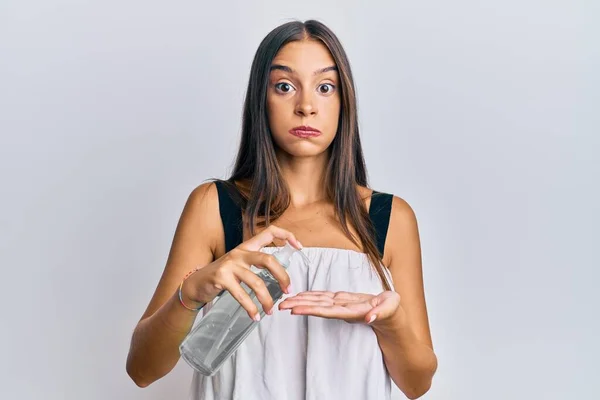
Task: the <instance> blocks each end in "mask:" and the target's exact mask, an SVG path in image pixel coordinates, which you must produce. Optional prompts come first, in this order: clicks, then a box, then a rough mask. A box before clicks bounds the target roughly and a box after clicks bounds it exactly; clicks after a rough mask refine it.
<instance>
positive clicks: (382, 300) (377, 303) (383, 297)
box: [365, 290, 400, 324]
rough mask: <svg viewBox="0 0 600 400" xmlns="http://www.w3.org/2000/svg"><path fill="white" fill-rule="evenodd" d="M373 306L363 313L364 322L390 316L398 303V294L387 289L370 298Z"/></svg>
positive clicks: (371, 321) (369, 322)
mask: <svg viewBox="0 0 600 400" xmlns="http://www.w3.org/2000/svg"><path fill="white" fill-rule="evenodd" d="M371 305H372V306H373V308H372V309H371V310H370V311H369V312H368V313H366V314H365V322H366V323H367V324H372V323H373V322H374V321H375V320H377V319H379V320H381V319H385V318H388V317H390V316H391V315H392V314H394V312H396V309H398V306H399V305H400V295H399V294H398V293H397V292H394V291H391V290H388V291H385V292H383V293H380V294H379V295H377V296H375V297H373V298H372V299H371Z"/></svg>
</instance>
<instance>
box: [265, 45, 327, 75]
mask: <svg viewBox="0 0 600 400" xmlns="http://www.w3.org/2000/svg"><path fill="white" fill-rule="evenodd" d="M273 64H282V65H285V66H288V67H290V68H292V69H293V70H294V71H296V72H297V73H299V74H312V73H313V72H314V71H316V70H318V69H321V68H325V67H329V66H332V65H335V60H334V59H333V56H332V55H331V53H330V52H329V49H328V48H327V47H326V46H325V45H324V44H323V43H321V42H320V41H318V40H300V41H296V42H290V43H288V44H286V45H285V46H283V47H282V48H281V49H280V50H279V52H278V53H277V55H276V56H275V58H274V59H273Z"/></svg>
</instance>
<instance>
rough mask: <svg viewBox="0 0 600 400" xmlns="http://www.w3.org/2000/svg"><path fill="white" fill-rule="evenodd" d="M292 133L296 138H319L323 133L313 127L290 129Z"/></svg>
mask: <svg viewBox="0 0 600 400" xmlns="http://www.w3.org/2000/svg"><path fill="white" fill-rule="evenodd" d="M290 133H291V134H292V135H294V136H296V137H300V138H310V137H316V136H319V135H320V134H321V131H320V130H318V129H316V128H313V127H311V126H304V125H303V126H297V127H295V128H292V129H290Z"/></svg>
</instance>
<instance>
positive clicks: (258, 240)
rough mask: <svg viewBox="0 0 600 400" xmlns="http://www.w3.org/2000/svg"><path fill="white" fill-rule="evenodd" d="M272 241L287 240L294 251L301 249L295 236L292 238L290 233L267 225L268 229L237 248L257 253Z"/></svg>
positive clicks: (292, 235)
mask: <svg viewBox="0 0 600 400" xmlns="http://www.w3.org/2000/svg"><path fill="white" fill-rule="evenodd" d="M274 239H280V240H287V241H288V242H289V243H290V244H291V245H292V246H294V247H295V248H296V249H298V250H300V249H302V244H301V243H300V242H299V241H298V240H297V239H296V236H294V234H293V233H292V232H290V231H287V230H285V229H282V228H280V227H278V226H275V225H269V227H268V228H266V229H265V230H263V231H262V232H260V233H259V234H258V235H256V236H254V237H252V238H251V239H248V240H247V241H246V242H244V243H242V244H241V245H240V246H239V247H240V248H241V249H244V250H249V251H259V250H260V249H261V248H262V247H264V246H266V245H268V244H270V243H271V242H273V240H274Z"/></svg>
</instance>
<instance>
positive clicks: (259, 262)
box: [244, 251, 290, 293]
mask: <svg viewBox="0 0 600 400" xmlns="http://www.w3.org/2000/svg"><path fill="white" fill-rule="evenodd" d="M244 261H245V262H246V263H247V264H248V265H254V266H257V267H259V268H265V269H267V270H268V271H269V272H270V273H271V275H273V278H275V279H276V280H277V281H278V282H279V286H281V289H282V290H283V292H284V293H289V290H290V276H289V275H288V273H287V271H286V270H285V268H283V267H282V266H281V264H280V263H279V261H277V259H276V258H275V256H273V255H272V254H267V253H262V252H260V251H252V252H247V253H245V255H244ZM259 279H260V278H259Z"/></svg>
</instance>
